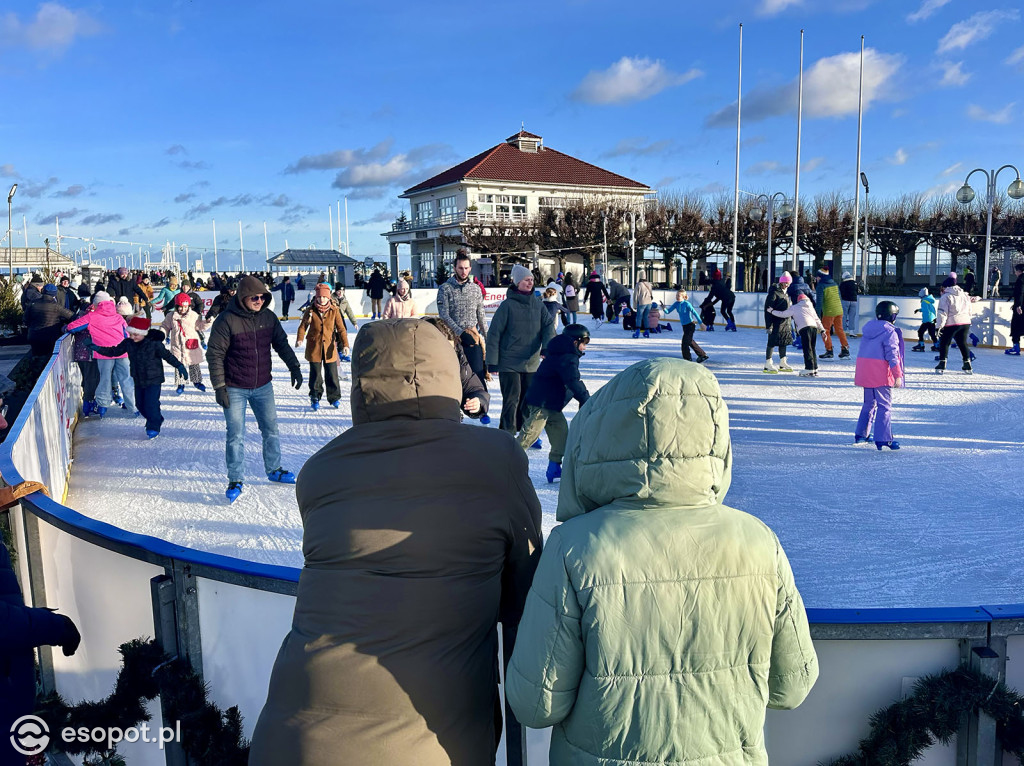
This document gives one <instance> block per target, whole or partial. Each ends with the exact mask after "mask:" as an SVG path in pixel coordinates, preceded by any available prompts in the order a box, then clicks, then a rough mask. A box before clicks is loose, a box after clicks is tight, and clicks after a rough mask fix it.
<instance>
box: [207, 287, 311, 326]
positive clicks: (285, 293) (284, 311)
mask: <svg viewBox="0 0 1024 766" xmlns="http://www.w3.org/2000/svg"><path fill="white" fill-rule="evenodd" d="M270 290H271V292H276V291H278V290H280V291H281V321H282V322H283V321H285V320H286V319H288V307H289V306H291V305H292V301H293V300H295V285H293V284H292V278H291V277H285V278H284V279H282V280H281V284H279V285H277V286H275V287H271V288H270ZM200 316H202V314H200Z"/></svg>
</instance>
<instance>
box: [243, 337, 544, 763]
mask: <svg viewBox="0 0 1024 766" xmlns="http://www.w3.org/2000/svg"><path fill="white" fill-rule="evenodd" d="M352 381H353V382H352V394H351V399H352V424H353V425H352V428H349V429H348V430H346V431H345V432H344V433H342V434H341V435H340V436H338V437H337V438H335V439H334V440H333V441H331V442H330V443H329V444H327V445H326V446H325V447H323V448H322V449H321V450H320V451H319V452H317V453H316V454H315V455H313V456H312V457H311V458H310V459H309V460H308V461H306V464H305V465H304V466H303V468H302V471H301V472H300V474H299V479H298V485H297V486H296V492H295V494H296V497H297V499H298V505H299V513H300V515H301V517H302V528H303V538H302V548H303V553H304V557H305V565H304V567H303V569H302V573H301V575H300V576H299V592H298V598H297V599H296V602H295V614H294V617H293V619H292V628H291V632H290V633H289V634H288V635H287V636H286V637H285V639H284V643H283V644H282V646H281V649H280V652H279V653H278V655H277V660H276V662H275V663H274V669H273V673H272V674H271V678H270V688H269V692H268V696H267V702H266V704H265V706H264V707H263V711H262V713H261V714H260V717H259V720H258V722H257V723H256V728H255V731H254V732H253V737H252V749H251V751H250V756H249V765H250V766H281V765H282V764H288V766H336V765H337V764H360V765H365V766H392V765H394V766H406V765H408V766H413V764H415V766H486V764H493V763H494V759H495V750H496V747H497V742H498V735H499V733H500V731H499V730H500V726H496V721H500V706H499V697H498V635H497V630H496V624H497V623H498V622H499V621H501V622H502V623H503V625H504V626H505V627H506V628H510V627H511V628H513V629H514V626H515V625H516V624H517V623H518V621H519V616H520V614H521V612H522V605H523V601H524V600H525V598H526V592H527V590H528V589H529V586H530V581H531V579H532V578H533V573H534V570H535V568H536V563H537V560H538V558H539V553H540V549H541V540H542V538H541V527H540V519H541V513H540V503H539V501H538V500H537V495H536V493H535V492H534V490H533V485H532V482H531V481H530V476H529V472H528V463H527V460H526V455H525V453H524V452H523V450H521V449H520V448H519V446H518V445H517V444H516V443H515V440H513V439H512V438H511V436H509V434H507V433H503V432H501V431H498V430H496V429H489V428H477V427H475V426H470V425H464V424H461V423H460V422H459V403H460V400H461V392H462V386H461V384H460V382H459V366H458V362H457V360H456V356H455V354H454V353H453V352H452V347H451V346H450V345H449V343H448V341H447V340H446V339H445V338H444V336H442V335H441V333H440V332H438V331H437V329H435V328H434V327H432V326H431V325H430V324H429V323H428V322H427V321H426V320H423V319H384V320H381V321H379V322H372V323H369V324H366V325H364V326H363V328H362V329H361V330H360V331H359V334H358V335H357V336H356V340H355V344H354V347H353V349H352ZM396 466H397V467H399V469H398V471H397V472H396V470H395V469H396ZM381 476H390V477H392V478H390V479H388V480H385V481H380V480H379V477H381ZM505 636H506V640H508V638H509V633H508V632H506V633H505ZM506 646H507V644H506Z"/></svg>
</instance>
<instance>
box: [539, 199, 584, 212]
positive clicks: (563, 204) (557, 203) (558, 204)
mask: <svg viewBox="0 0 1024 766" xmlns="http://www.w3.org/2000/svg"><path fill="white" fill-rule="evenodd" d="M581 199H582V197H540V198H539V199H538V200H537V206H538V207H539V208H540V209H541V210H562V209H564V208H567V207H569V205H571V204H572V203H574V202H578V201H580V200H581Z"/></svg>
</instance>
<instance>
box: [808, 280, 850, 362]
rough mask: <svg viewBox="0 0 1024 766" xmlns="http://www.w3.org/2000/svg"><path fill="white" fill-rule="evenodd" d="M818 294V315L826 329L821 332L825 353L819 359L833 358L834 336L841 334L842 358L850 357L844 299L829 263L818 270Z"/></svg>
mask: <svg viewBox="0 0 1024 766" xmlns="http://www.w3.org/2000/svg"><path fill="white" fill-rule="evenodd" d="M814 291H815V293H816V295H817V299H818V301H817V309H818V316H820V317H821V323H822V325H824V327H825V331H824V332H823V333H822V334H821V338H822V340H824V341H825V353H824V354H820V355H819V357H818V358H819V359H831V358H832V336H833V335H838V336H839V344H840V345H841V346H842V350H840V352H839V358H840V359H848V358H849V356H850V341H849V340H848V339H847V337H846V331H845V330H844V329H843V301H842V299H841V298H840V297H839V285H837V284H836V281H835V280H834V279H832V273H831V271H830V270H829V267H828V265H827V264H826V265H825V266H822V267H821V269H819V270H818V283H817V284H816V285H815V287H814Z"/></svg>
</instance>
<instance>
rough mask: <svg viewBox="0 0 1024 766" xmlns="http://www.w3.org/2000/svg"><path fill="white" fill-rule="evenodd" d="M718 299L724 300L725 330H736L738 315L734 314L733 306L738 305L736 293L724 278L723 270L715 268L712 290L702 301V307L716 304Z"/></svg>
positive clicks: (723, 316) (723, 317)
mask: <svg viewBox="0 0 1024 766" xmlns="http://www.w3.org/2000/svg"><path fill="white" fill-rule="evenodd" d="M716 301H721V302H722V319H724V320H725V331H726V332H729V331H732V332H736V317H734V316H733V315H732V307H733V306H735V305H736V293H734V292H733V291H732V290H731V289H729V285H728V284H726V282H725V280H724V279H722V272H721V271H720V270H719V269H715V273H714V275H713V278H712V280H711V291H710V292H709V293H708V294H707V297H706V298H705V299H704V302H703V303H701V307H702V308H703V307H704V305H705V304H707V305H708V306H714V305H715V302H716Z"/></svg>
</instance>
